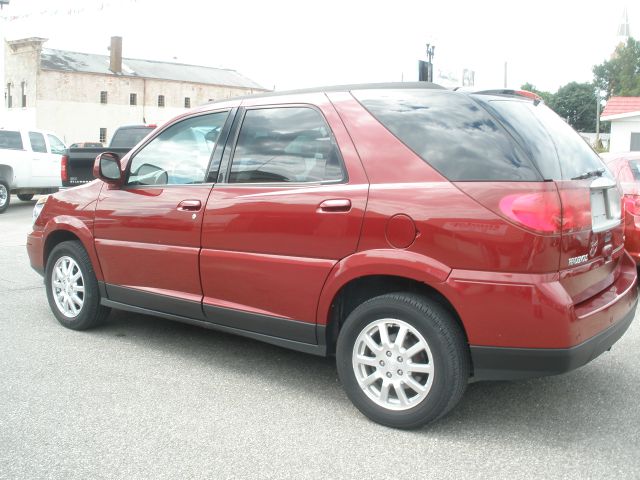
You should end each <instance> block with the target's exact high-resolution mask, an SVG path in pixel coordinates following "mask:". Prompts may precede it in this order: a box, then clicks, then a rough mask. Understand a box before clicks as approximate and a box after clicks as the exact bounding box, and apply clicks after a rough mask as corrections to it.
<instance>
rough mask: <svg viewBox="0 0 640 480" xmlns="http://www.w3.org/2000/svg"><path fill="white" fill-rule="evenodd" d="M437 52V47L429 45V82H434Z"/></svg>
mask: <svg viewBox="0 0 640 480" xmlns="http://www.w3.org/2000/svg"><path fill="white" fill-rule="evenodd" d="M435 50H436V46H435V45H431V44H430V43H427V82H433V56H434V53H435Z"/></svg>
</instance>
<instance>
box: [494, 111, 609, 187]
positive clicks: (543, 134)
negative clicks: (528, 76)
mask: <svg viewBox="0 0 640 480" xmlns="http://www.w3.org/2000/svg"><path fill="white" fill-rule="evenodd" d="M489 105H490V106H491V107H492V109H493V110H494V111H495V113H496V115H497V116H498V118H500V120H501V121H502V122H503V123H504V124H505V125H507V126H508V128H509V129H510V130H513V131H515V132H517V133H516V135H515V136H516V138H517V139H518V141H519V142H520V143H521V144H522V145H523V147H524V148H525V149H526V150H527V151H528V153H529V154H530V155H531V158H532V159H533V160H534V162H535V163H536V164H537V165H538V167H539V168H540V171H541V172H542V174H543V176H544V177H545V178H548V179H550V180H560V179H563V180H570V179H572V178H575V177H577V176H579V175H582V174H584V173H586V172H590V171H594V170H598V169H605V171H607V172H608V170H607V169H606V168H605V166H604V163H603V162H602V161H601V160H600V157H598V155H597V154H596V153H595V152H594V151H593V150H592V149H591V147H589V145H588V144H587V142H585V141H584V140H583V139H582V137H581V136H580V135H578V134H577V133H576V131H575V130H574V129H573V128H571V126H569V124H567V123H566V122H565V121H564V120H562V119H561V118H560V117H559V116H558V115H556V114H555V113H554V112H553V111H552V110H551V109H549V108H548V107H546V106H545V105H544V104H542V103H539V104H538V105H535V104H534V103H533V102H531V101H521V100H493V101H490V102H489Z"/></svg>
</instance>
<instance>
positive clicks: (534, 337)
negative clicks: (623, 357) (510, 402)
mask: <svg viewBox="0 0 640 480" xmlns="http://www.w3.org/2000/svg"><path fill="white" fill-rule="evenodd" d="M613 271H615V279H614V280H613V283H611V284H610V285H609V286H608V287H606V288H604V289H603V290H601V291H599V292H597V293H595V294H594V295H592V296H591V297H589V298H587V299H585V300H584V301H581V302H580V303H574V301H573V299H572V297H571V295H570V294H569V292H568V291H567V290H566V288H565V287H564V286H563V283H562V280H561V279H560V276H559V275H558V274H535V273H522V274H502V273H495V272H480V271H460V270H453V271H452V273H451V275H450V276H449V278H448V279H447V281H446V282H445V284H444V288H443V292H442V293H443V294H444V295H445V296H446V297H447V298H448V299H449V300H450V301H451V303H452V304H453V306H454V308H455V309H456V311H457V313H458V314H459V317H460V319H461V321H462V323H463V325H464V328H465V332H466V334H467V339H468V343H469V345H470V350H471V356H472V361H473V371H474V377H473V379H472V380H488V379H492V380H498V379H502V380H508V379H515V378H526V377H535V376H543V375H553V374H557V373H562V372H567V371H569V370H572V369H574V368H577V367H579V366H581V365H584V364H585V363H587V362H589V361H590V360H592V359H594V358H595V357H597V356H598V355H600V354H601V353H602V352H603V351H605V350H607V349H609V348H610V347H611V346H612V345H613V344H614V343H615V342H616V341H617V340H618V339H619V338H620V337H621V336H622V335H623V334H624V332H625V331H626V330H627V328H628V326H629V324H630V323H631V321H632V320H633V317H634V315H635V310H636V306H637V303H638V288H637V275H638V273H637V268H636V263H635V262H634V261H633V260H632V258H631V257H630V256H629V255H628V254H626V253H624V252H621V257H620V258H619V263H618V264H617V266H616V267H615V269H613V270H612V272H613Z"/></svg>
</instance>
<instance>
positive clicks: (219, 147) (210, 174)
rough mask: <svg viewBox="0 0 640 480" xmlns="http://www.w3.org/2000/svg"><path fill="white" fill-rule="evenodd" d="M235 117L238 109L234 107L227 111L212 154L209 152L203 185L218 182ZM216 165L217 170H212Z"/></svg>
mask: <svg viewBox="0 0 640 480" xmlns="http://www.w3.org/2000/svg"><path fill="white" fill-rule="evenodd" d="M237 116H238V107H234V108H232V109H231V110H229V112H228V115H227V119H226V120H225V122H224V125H223V126H222V130H221V131H220V136H219V137H218V141H217V142H216V146H215V148H214V149H213V152H211V158H209V165H207V178H205V183H207V184H211V183H216V182H217V181H218V175H219V172H220V171H221V170H222V160H223V158H222V157H223V155H224V151H225V148H226V145H227V141H228V140H229V135H230V133H231V131H232V128H233V125H234V122H235V119H236V117H237ZM218 159H219V161H218ZM216 164H217V165H218V168H217V169H216V170H212V168H213V166H214V165H216Z"/></svg>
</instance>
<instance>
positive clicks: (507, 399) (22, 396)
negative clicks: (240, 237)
mask: <svg viewBox="0 0 640 480" xmlns="http://www.w3.org/2000/svg"><path fill="white" fill-rule="evenodd" d="M12 202H13V203H12V205H11V206H10V207H9V210H8V211H7V212H6V213H5V214H3V215H0V266H1V269H0V271H1V275H0V319H1V320H0V478H2V479H5V478H7V479H9V478H10V479H14V478H16V479H44V478H56V479H74V478H79V479H80V478H82V479H86V478H92V479H98V478H126V479H130V478H296V479H298V478H305V479H306V478H331V479H341V478H358V479H368V478H429V477H432V478H433V477H435V478H456V479H458V478H461V477H463V476H464V477H467V478H509V479H513V478H576V479H577V478H580V479H585V478H594V479H596V478H598V479H600V478H624V479H629V478H640V453H638V452H640V431H639V430H640V406H639V405H640V401H639V399H640V368H639V367H640V359H639V352H640V326H639V325H638V321H637V318H636V321H635V322H634V324H632V326H631V328H630V330H629V331H628V332H627V334H626V335H625V336H624V337H623V338H622V340H620V342H618V343H617V344H616V345H615V346H614V348H613V349H612V350H611V352H608V353H605V354H604V355H602V356H601V357H600V358H598V359H596V360H595V361H594V362H592V363H591V364H589V365H587V366H585V367H583V368H581V369H579V370H577V371H574V372H572V373H569V374H566V375H562V376H558V377H551V378H544V379H535V380H528V381H520V382H492V383H478V384H471V385H470V386H469V388H468V390H467V393H466V395H465V397H464V398H463V400H462V402H461V404H460V405H459V406H458V408H457V409H455V410H454V411H453V412H452V413H451V414H450V415H449V416H447V417H446V418H444V419H443V420H441V421H439V422H438V423H436V424H435V425H432V426H431V427H428V428H425V429H422V430H418V431H412V432H405V431H397V430H392V429H389V428H385V427H382V426H379V425H376V424H374V423H372V422H370V421H368V420H367V419H366V418H364V417H363V416H362V415H361V414H360V413H359V412H358V411H357V410H356V409H355V408H354V407H353V406H352V405H351V403H350V402H349V400H348V399H347V397H346V395H345V394H344V393H343V392H342V389H341V386H340V383H339V381H338V378H337V374H336V368H335V365H334V363H333V362H332V361H331V360H328V359H322V358H317V357H313V356H310V355H305V354H301V353H296V352H291V351H287V350H284V349H281V348H278V347H274V346H270V345H266V344H262V343H259V342H255V341H252V340H249V339H245V338H239V337H235V336H231V335H227V334H223V333H218V332H214V331H209V330H203V329H200V328H197V327H192V326H188V325H183V324H178V323H172V322H169V321H167V320H163V319H159V318H154V317H148V316H143V315H136V314H131V313H125V312H112V314H111V316H110V317H109V321H108V322H107V323H106V324H105V325H104V326H102V327H100V328H98V329H95V330H92V331H87V332H74V331H70V330H66V329H64V328H63V327H62V326H60V325H59V324H58V323H57V321H56V320H55V319H54V317H53V315H52V314H51V313H50V311H49V307H48V305H47V301H46V296H45V292H44V287H43V283H42V279H41V278H40V277H39V276H38V274H36V273H35V272H34V271H32V270H31V268H30V267H29V261H28V258H27V253H26V250H25V237H26V234H27V232H28V231H29V229H30V223H31V210H32V207H33V204H34V202H20V201H19V200H17V198H15V197H14V198H13V199H12Z"/></svg>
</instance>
